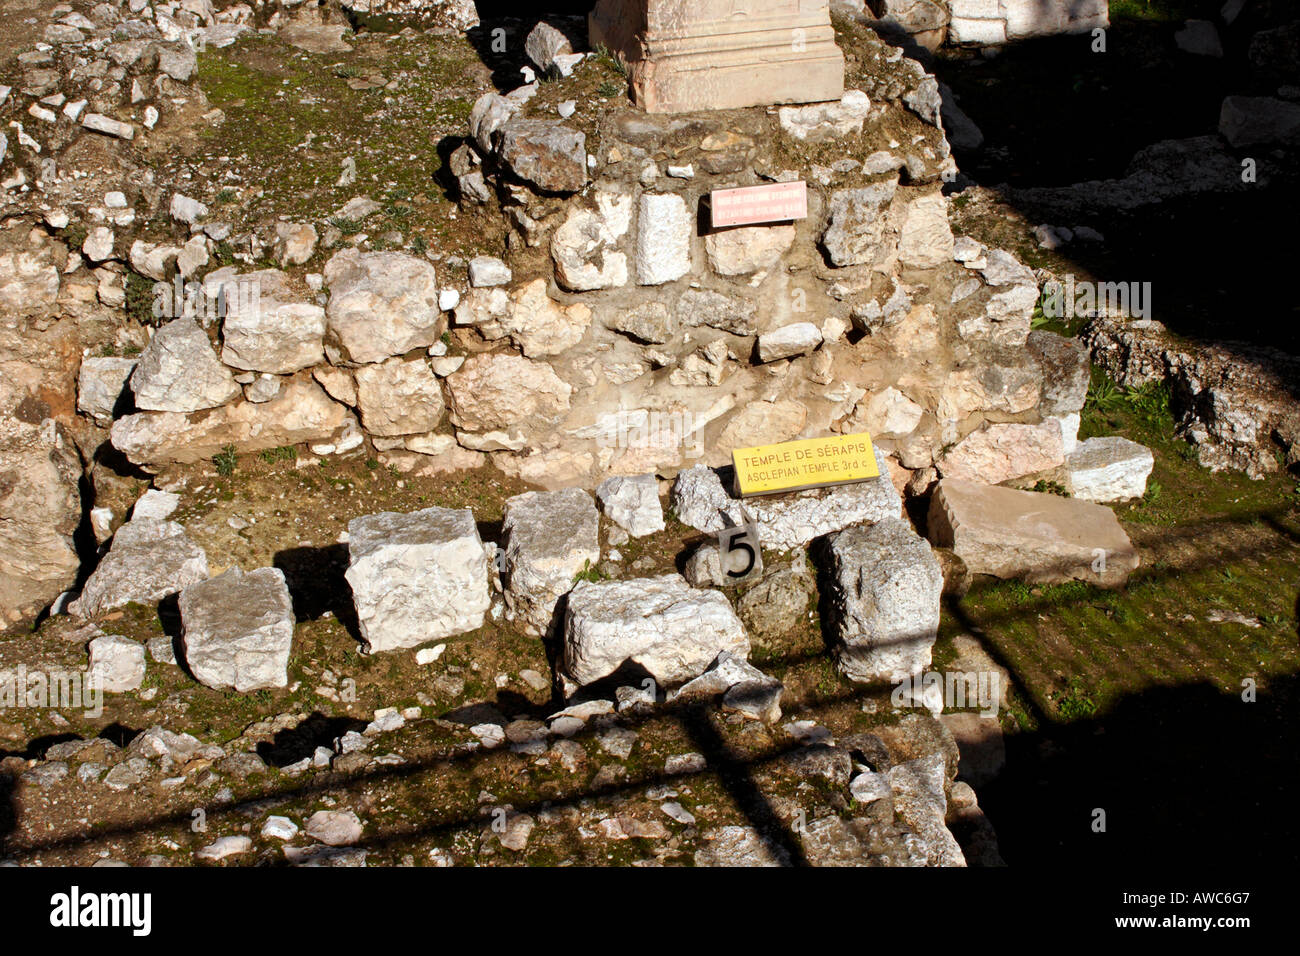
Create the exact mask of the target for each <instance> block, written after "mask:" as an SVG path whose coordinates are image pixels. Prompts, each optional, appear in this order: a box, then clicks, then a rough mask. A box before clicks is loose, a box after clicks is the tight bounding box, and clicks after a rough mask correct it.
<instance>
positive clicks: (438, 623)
mask: <svg viewBox="0 0 1300 956" xmlns="http://www.w3.org/2000/svg"><path fill="white" fill-rule="evenodd" d="M348 554H349V565H348V570H347V572H346V574H345V577H346V578H347V581H348V584H350V585H351V586H352V597H353V601H354V603H355V605H356V609H357V620H358V623H359V625H360V627H361V636H362V638H363V639H364V640H365V641H366V643H367V644H369V645H370V649H371V650H372V651H388V650H396V649H400V648H406V647H416V646H418V645H420V644H424V643H427V642H429V641H433V640H437V639H440V638H445V637H451V636H453V635H456V634H464V633H465V632H466V631H472V630H474V629H475V628H478V627H481V626H482V624H483V615H484V614H485V613H486V612H487V609H488V604H489V593H488V567H487V557H486V556H485V555H484V552H483V541H482V539H480V538H479V534H478V526H477V525H476V524H475V523H474V514H473V512H471V511H470V510H469V509H468V508H464V509H461V510H454V509H451V508H425V509H424V510H422V511H414V512H411V513H409V514H398V513H396V512H391V511H386V512H381V513H379V514H373V515H364V516H362V517H360V518H353V519H352V520H351V521H350V522H348Z"/></svg>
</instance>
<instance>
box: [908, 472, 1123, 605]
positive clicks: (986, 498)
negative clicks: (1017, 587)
mask: <svg viewBox="0 0 1300 956" xmlns="http://www.w3.org/2000/svg"><path fill="white" fill-rule="evenodd" d="M928 528H929V536H930V540H931V541H932V542H933V543H934V544H935V545H937V546H939V547H946V548H952V550H953V551H955V552H956V553H957V556H958V557H960V558H961V559H962V560H963V561H965V562H966V566H967V567H968V568H969V569H970V570H971V572H972V573H975V574H991V575H993V576H995V577H999V578H1024V579H1025V580H1028V581H1041V582H1047V583H1052V582H1061V581H1069V580H1079V581H1088V582H1091V583H1093V584H1098V585H1101V586H1103V587H1111V586H1115V585H1118V584H1122V583H1123V582H1124V581H1125V580H1126V579H1127V578H1128V576H1129V574H1131V573H1132V572H1133V571H1134V570H1136V569H1137V567H1138V564H1139V558H1138V554H1137V551H1136V549H1134V547H1133V545H1132V544H1131V543H1130V542H1129V539H1128V535H1127V534H1125V533H1124V529H1123V528H1122V527H1121V526H1120V523H1119V521H1118V520H1117V519H1116V517H1115V514H1114V512H1112V511H1111V510H1110V509H1109V508H1106V507H1104V506H1103V505H1098V504H1093V503H1092V502H1088V501H1080V500H1078V499H1075V498H1062V497H1060V496H1058V495H1049V494H1041V493H1039V492H1034V491H1018V490H1016V489H1014V488H1000V487H994V486H989V485H980V484H976V483H974V482H970V481H962V480H959V479H954V478H944V479H943V480H942V481H940V482H939V484H938V485H937V486H936V487H935V490H934V492H933V496H932V497H931V499H930V512H929V523H928Z"/></svg>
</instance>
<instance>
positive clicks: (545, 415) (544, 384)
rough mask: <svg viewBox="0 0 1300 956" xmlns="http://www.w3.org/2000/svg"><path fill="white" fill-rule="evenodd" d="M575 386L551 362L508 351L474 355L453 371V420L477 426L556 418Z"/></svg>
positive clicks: (468, 427)
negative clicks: (509, 353) (564, 379)
mask: <svg viewBox="0 0 1300 956" xmlns="http://www.w3.org/2000/svg"><path fill="white" fill-rule="evenodd" d="M572 392H573V388H572V387H571V386H570V385H568V384H567V383H566V382H564V381H563V380H562V379H561V378H560V377H559V376H558V375H556V374H555V372H554V371H553V370H552V369H551V367H550V366H549V365H547V364H546V363H544V362H534V361H531V360H529V359H526V358H523V357H521V356H518V355H507V354H504V353H489V354H484V355H472V356H470V357H469V358H468V359H466V360H465V364H464V365H462V366H461V367H460V368H459V369H458V370H457V371H455V372H453V373H452V374H451V375H449V376H447V393H448V404H449V407H450V409H451V420H452V422H453V423H454V424H455V425H456V426H457V427H458V428H463V429H465V430H466V431H471V432H486V431H493V430H498V429H508V428H510V426H512V425H515V424H520V423H524V422H527V423H530V424H531V423H534V422H553V421H556V420H557V419H559V417H560V416H561V415H562V414H563V413H564V412H567V411H568V410H569V396H570V395H571V394H572Z"/></svg>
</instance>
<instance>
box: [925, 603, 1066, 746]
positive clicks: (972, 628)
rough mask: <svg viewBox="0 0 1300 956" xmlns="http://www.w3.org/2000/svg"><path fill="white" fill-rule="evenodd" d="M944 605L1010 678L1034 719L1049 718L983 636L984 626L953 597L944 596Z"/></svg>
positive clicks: (1017, 675)
mask: <svg viewBox="0 0 1300 956" xmlns="http://www.w3.org/2000/svg"><path fill="white" fill-rule="evenodd" d="M944 606H945V607H946V608H947V609H948V613H949V614H951V615H952V617H953V620H955V621H956V622H957V623H958V624H960V625H961V627H962V629H963V630H964V631H966V632H967V633H968V634H971V635H973V636H974V637H975V638H977V639H978V640H979V642H980V647H981V648H983V650H984V653H985V654H987V655H988V656H989V657H990V658H992V659H993V662H994V663H995V664H997V665H998V666H999V667H1001V668H1002V669H1003V670H1004V671H1006V672H1007V674H1008V675H1009V676H1010V678H1011V685H1012V686H1013V687H1014V688H1015V690H1016V696H1017V697H1018V698H1019V699H1020V700H1021V701H1023V702H1024V705H1025V707H1026V708H1027V709H1028V710H1029V711H1030V712H1031V713H1032V714H1033V717H1034V720H1036V721H1038V722H1040V723H1042V722H1044V721H1047V720H1049V718H1048V715H1047V714H1046V713H1044V711H1043V709H1042V708H1041V707H1039V706H1038V704H1037V703H1036V702H1035V700H1034V698H1033V696H1032V695H1031V694H1030V693H1029V687H1028V686H1027V685H1026V684H1025V682H1024V680H1023V679H1022V678H1021V677H1020V674H1019V673H1018V672H1017V669H1016V668H1015V667H1014V666H1012V664H1011V662H1010V661H1009V660H1007V657H1006V655H1005V654H1003V653H1002V651H1001V649H999V648H998V647H997V646H996V645H995V644H994V643H993V642H992V641H990V640H988V638H987V637H985V634H984V627H983V626H982V625H981V624H979V623H977V622H976V621H975V620H974V618H972V617H971V616H970V615H969V614H967V613H966V609H965V608H963V607H962V606H961V602H960V601H957V600H955V599H953V598H946V599H945V600H944Z"/></svg>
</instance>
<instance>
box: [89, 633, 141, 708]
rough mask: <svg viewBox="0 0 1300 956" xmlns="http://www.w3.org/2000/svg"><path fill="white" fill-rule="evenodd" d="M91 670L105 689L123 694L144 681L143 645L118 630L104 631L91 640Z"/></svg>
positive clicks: (99, 684)
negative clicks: (115, 632) (113, 631)
mask: <svg viewBox="0 0 1300 956" xmlns="http://www.w3.org/2000/svg"><path fill="white" fill-rule="evenodd" d="M89 650H90V670H91V673H93V674H94V675H95V684H96V686H98V687H99V688H100V689H101V690H103V691H104V692H105V693H109V694H121V693H124V692H125V691H129V690H135V689H136V688H138V687H139V686H140V685H141V684H142V683H143V682H144V672H145V660H144V645H143V644H140V643H138V642H137V641H133V640H131V639H130V638H127V637H120V636H118V635H117V634H101V635H100V636H99V637H96V638H95V639H94V640H92V641H91V642H90V647H89Z"/></svg>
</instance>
